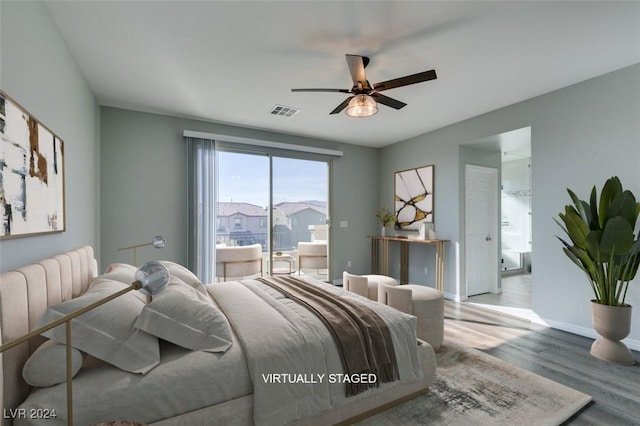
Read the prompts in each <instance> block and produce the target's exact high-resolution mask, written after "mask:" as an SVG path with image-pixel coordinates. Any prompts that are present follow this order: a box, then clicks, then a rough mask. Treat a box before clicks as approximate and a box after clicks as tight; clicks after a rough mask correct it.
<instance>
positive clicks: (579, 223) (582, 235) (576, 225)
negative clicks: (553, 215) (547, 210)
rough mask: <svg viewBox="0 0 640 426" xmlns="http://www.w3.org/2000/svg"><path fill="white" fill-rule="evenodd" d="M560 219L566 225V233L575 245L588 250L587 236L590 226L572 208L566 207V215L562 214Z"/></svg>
mask: <svg viewBox="0 0 640 426" xmlns="http://www.w3.org/2000/svg"><path fill="white" fill-rule="evenodd" d="M560 218H561V219H562V221H563V222H564V224H565V225H566V227H567V228H566V232H567V235H569V238H571V241H573V244H575V245H576V246H578V247H580V248H586V247H587V242H586V236H587V234H588V233H589V226H588V225H587V224H586V223H585V221H584V220H582V217H580V215H579V214H578V212H577V211H576V210H575V209H574V208H573V207H572V206H566V210H565V214H562V213H560Z"/></svg>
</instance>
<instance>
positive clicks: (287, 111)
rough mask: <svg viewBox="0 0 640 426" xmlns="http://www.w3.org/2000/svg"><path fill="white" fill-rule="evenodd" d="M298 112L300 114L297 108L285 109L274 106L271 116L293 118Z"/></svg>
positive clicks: (284, 107)
mask: <svg viewBox="0 0 640 426" xmlns="http://www.w3.org/2000/svg"><path fill="white" fill-rule="evenodd" d="M299 112H300V110H299V109H298V108H293V107H286V106H282V105H276V106H274V107H273V109H272V110H271V114H273V115H281V116H283V117H293V116H294V115H296V114H297V113H299Z"/></svg>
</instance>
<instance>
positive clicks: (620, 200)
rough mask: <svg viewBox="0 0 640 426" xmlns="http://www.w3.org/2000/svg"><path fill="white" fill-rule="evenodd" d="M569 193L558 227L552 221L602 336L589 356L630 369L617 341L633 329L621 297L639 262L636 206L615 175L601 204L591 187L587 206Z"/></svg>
mask: <svg viewBox="0 0 640 426" xmlns="http://www.w3.org/2000/svg"><path fill="white" fill-rule="evenodd" d="M567 191H568V192H569V196H570V197H571V200H572V202H573V204H572V205H567V206H565V211H564V213H560V219H561V221H562V222H560V221H558V220H556V222H557V223H558V225H560V227H562V229H563V230H564V232H565V233H566V234H567V235H568V237H569V239H570V240H571V241H570V242H567V241H565V240H564V239H562V238H560V237H558V238H559V239H560V241H561V242H562V245H563V251H564V252H565V254H566V255H567V256H568V257H569V259H571V260H572V261H573V263H575V264H576V265H577V266H578V267H579V268H580V269H581V270H582V271H584V273H585V274H586V275H587V278H588V280H589V283H590V285H591V289H592V290H593V293H594V296H595V298H594V299H593V300H592V301H591V307H592V318H593V325H594V328H595V329H596V331H597V332H598V334H600V336H601V337H600V338H598V339H597V340H596V341H595V342H593V345H592V346H591V354H592V355H593V356H595V357H597V358H600V359H604V360H606V361H612V362H617V363H620V364H627V365H631V364H633V363H634V359H633V356H632V355H631V352H630V351H629V349H628V348H627V347H626V346H625V345H624V344H623V343H622V342H620V340H622V339H624V338H625V337H627V336H628V335H629V332H630V327H631V306H630V305H628V304H626V303H625V298H626V295H627V289H628V287H629V282H630V281H631V280H632V279H633V278H634V277H635V275H636V272H637V270H638V263H640V254H639V253H640V239H639V238H638V237H637V235H635V234H634V230H635V227H636V221H637V219H638V214H639V213H640V203H638V202H637V201H636V198H635V196H634V195H633V193H632V192H631V191H628V190H624V189H623V188H622V183H621V182H620V179H619V178H618V177H616V176H614V177H611V178H609V179H608V180H607V181H606V182H605V184H604V186H603V187H602V191H601V193H600V198H599V199H598V195H597V192H596V188H595V186H594V187H593V189H592V190H591V197H590V199H589V202H586V201H583V200H581V199H579V198H578V196H577V195H576V194H575V193H574V192H573V191H571V190H570V189H567Z"/></svg>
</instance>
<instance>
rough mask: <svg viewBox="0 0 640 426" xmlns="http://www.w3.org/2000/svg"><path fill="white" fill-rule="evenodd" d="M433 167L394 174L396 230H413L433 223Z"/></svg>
mask: <svg viewBox="0 0 640 426" xmlns="http://www.w3.org/2000/svg"><path fill="white" fill-rule="evenodd" d="M433 168H434V166H433V165H430V166H424V167H418V168H415V169H409V170H402V171H400V172H396V173H395V198H394V209H395V213H396V218H397V222H396V229H399V230H415V231H417V230H418V229H419V228H420V223H421V222H431V223H433Z"/></svg>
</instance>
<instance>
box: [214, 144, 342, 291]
mask: <svg viewBox="0 0 640 426" xmlns="http://www.w3.org/2000/svg"><path fill="white" fill-rule="evenodd" d="M216 151H218V152H232V153H237V154H247V155H257V156H266V157H267V158H268V180H269V195H268V203H269V206H268V209H267V210H268V214H267V218H268V225H267V228H268V230H267V232H268V236H267V241H268V247H267V250H266V255H267V258H266V259H265V260H266V262H267V265H266V268H264V272H265V273H268V275H272V274H273V256H274V253H275V251H276V250H275V246H274V232H273V226H274V215H273V208H274V203H273V192H274V188H273V184H274V182H273V174H274V173H273V170H274V169H273V167H274V165H273V160H274V158H287V159H298V160H306V161H315V162H319V163H325V164H326V166H327V167H326V187H327V193H326V198H327V200H326V201H327V216H326V224H327V277H326V280H327V281H329V282H331V281H332V268H331V265H332V255H331V254H332V251H333V250H332V242H331V240H332V239H331V227H332V226H331V211H332V208H331V205H332V203H331V199H332V191H331V188H332V185H331V183H332V180H331V176H332V167H333V158H332V157H331V156H328V155H322V154H314V153H301V152H293V151H287V150H281V149H274V148H267V147H265V148H261V147H258V146H247V145H243V144H237V143H233V142H224V141H219V142H218V143H217V144H216ZM215 158H216V163H217V162H218V161H219V155H216V156H215ZM218 172H219V167H218V165H216V188H218V185H219V184H220V177H219V175H218ZM216 193H217V194H219V193H220V191H219V190H218V189H217V190H216ZM217 194H216V199H215V203H216V204H217V203H218V202H219V200H218V195H217ZM216 211H217V206H216ZM217 220H218V216H217V214H216V222H217ZM214 228H215V229H214V239H217V233H218V232H217V226H216V227H214ZM296 250H297V248H296ZM295 263H296V268H297V267H298V266H299V265H297V263H298V259H297V258H296V259H295Z"/></svg>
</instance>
